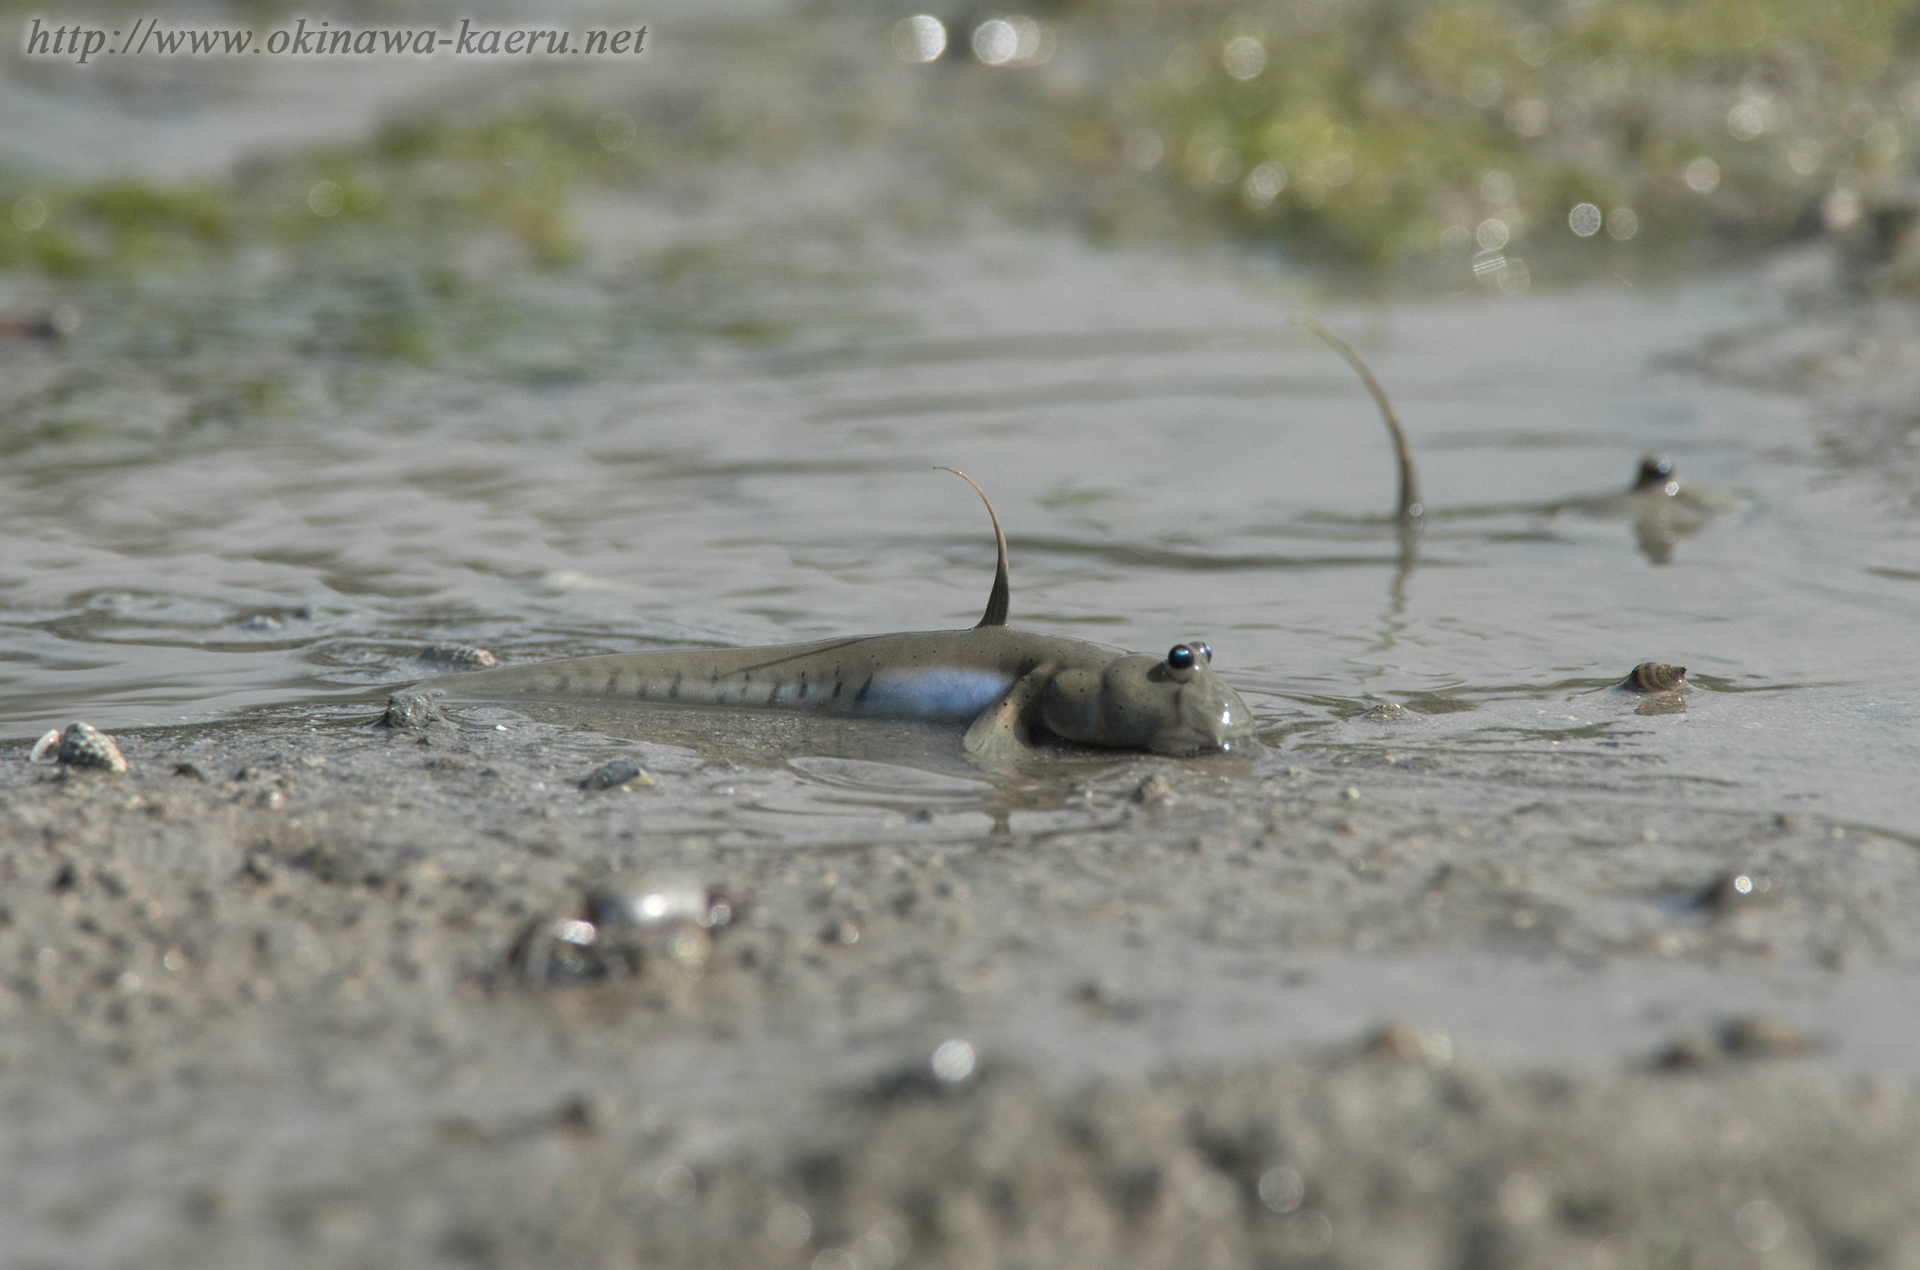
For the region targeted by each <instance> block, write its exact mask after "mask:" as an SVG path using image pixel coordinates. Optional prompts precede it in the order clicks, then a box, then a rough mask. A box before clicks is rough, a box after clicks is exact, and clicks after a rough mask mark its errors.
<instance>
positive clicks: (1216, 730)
mask: <svg viewBox="0 0 1920 1270" xmlns="http://www.w3.org/2000/svg"><path fill="white" fill-rule="evenodd" d="M1212 663H1213V650H1212V649H1210V648H1208V647H1207V646H1206V645H1205V644H1202V643H1199V642H1194V643H1190V644H1175V645H1174V646H1173V648H1172V650H1171V651H1170V652H1169V653H1168V654H1167V655H1166V656H1165V657H1152V656H1148V655H1147V654H1144V653H1135V654H1129V655H1127V656H1124V657H1116V658H1114V659H1113V660H1112V661H1110V662H1108V663H1107V664H1106V665H1105V666H1102V667H1100V668H1098V669H1094V668H1091V667H1084V668H1076V669H1072V670H1067V671H1063V672H1062V673H1060V674H1058V675H1055V676H1054V678H1053V680H1052V682H1051V683H1049V684H1048V685H1047V690H1046V692H1045V694H1044V695H1043V696H1042V697H1041V699H1040V721H1041V722H1042V723H1043V724H1044V725H1045V726H1046V728H1047V729H1048V730H1049V731H1051V732H1053V733H1054V734H1056V735H1058V736H1062V737H1065V738H1066V739H1067V740H1069V741H1079V742H1082V743H1084V744H1087V745H1110V746H1118V747H1123V748H1126V749H1142V750H1151V751H1152V752H1153V753H1155V754H1204V753H1208V752H1217V751H1225V750H1233V749H1238V748H1240V747H1242V746H1244V745H1246V744H1248V743H1250V742H1251V741H1252V740H1253V728H1254V722H1253V711H1251V710H1249V709H1247V703H1246V702H1244V701H1242V700H1241V699H1240V694H1239V693H1237V692H1235V691H1234V690H1233V689H1232V688H1230V687H1228V686H1227V683H1226V681H1225V680H1223V679H1221V678H1220V676H1218V675H1216V674H1215V673H1214V672H1213V665H1212Z"/></svg>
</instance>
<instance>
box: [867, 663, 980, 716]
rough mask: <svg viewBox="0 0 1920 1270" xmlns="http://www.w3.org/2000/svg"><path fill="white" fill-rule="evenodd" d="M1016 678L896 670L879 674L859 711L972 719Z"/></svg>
mask: <svg viewBox="0 0 1920 1270" xmlns="http://www.w3.org/2000/svg"><path fill="white" fill-rule="evenodd" d="M1012 683H1013V678H1012V677H1011V676H1009V675H1004V674H996V673H994V672H992V671H988V670H948V669H933V670H896V671H890V672H885V673H882V674H878V675H875V676H874V677H873V686H872V687H871V688H870V689H869V690H868V691H867V696H866V700H865V701H863V702H862V703H861V705H860V709H859V711H858V713H860V714H863V715H866V716H868V717H869V718H883V719H929V720H934V721H938V722H958V721H960V720H964V719H972V718H974V717H975V716H977V715H978V714H979V713H980V712H981V711H982V710H985V709H986V708H987V707H988V706H990V705H992V704H993V703H994V702H995V701H996V700H998V699H999V697H1000V694H1001V693H1003V692H1005V691H1006V690H1007V688H1008V686H1009V685H1011V684H1012Z"/></svg>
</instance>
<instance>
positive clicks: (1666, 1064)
mask: <svg viewBox="0 0 1920 1270" xmlns="http://www.w3.org/2000/svg"><path fill="white" fill-rule="evenodd" d="M1722 1057H1723V1055H1722V1053H1721V1050H1720V1042H1719V1041H1718V1040H1717V1039H1715V1037H1714V1035H1713V1034H1712V1033H1711V1032H1705V1031H1701V1030H1699V1029H1693V1030H1690V1031H1686V1032H1682V1033H1681V1034H1680V1035H1679V1036H1676V1037H1674V1038H1673V1040H1672V1041H1670V1042H1668V1044H1667V1046H1666V1048H1665V1049H1663V1050H1661V1051H1660V1052H1659V1053H1658V1054H1655V1055H1654V1056H1653V1065H1654V1066H1655V1067H1658V1068H1662V1069H1664V1070H1666V1071H1670V1072H1697V1071H1704V1070H1706V1069H1707V1068H1709V1067H1714V1066H1717V1065H1718V1064H1719V1062H1720V1060H1721V1058H1722Z"/></svg>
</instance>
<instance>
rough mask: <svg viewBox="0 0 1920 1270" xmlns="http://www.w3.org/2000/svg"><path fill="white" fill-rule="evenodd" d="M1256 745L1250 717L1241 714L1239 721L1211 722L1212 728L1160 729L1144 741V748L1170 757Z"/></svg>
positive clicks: (1228, 751) (1226, 751) (1223, 751)
mask: <svg viewBox="0 0 1920 1270" xmlns="http://www.w3.org/2000/svg"><path fill="white" fill-rule="evenodd" d="M1254 744H1256V742H1255V740H1254V735H1253V717H1252V716H1251V715H1249V714H1246V713H1242V714H1241V715H1240V721H1239V722H1236V723H1230V724H1226V725H1221V724H1214V725H1213V726H1212V727H1194V726H1193V725H1191V724H1188V725H1186V726H1184V727H1180V728H1176V729H1172V730H1170V731H1167V732H1162V733H1160V734H1159V735H1157V736H1155V737H1153V738H1152V739H1151V740H1149V741H1148V742H1147V748H1148V749H1149V750H1152V751H1153V752H1154V753H1155V754H1166V755H1170V756H1173V757H1185V756H1190V755H1195V754H1228V753H1231V752H1232V751H1234V750H1236V749H1241V748H1244V747H1246V746H1250V745H1254Z"/></svg>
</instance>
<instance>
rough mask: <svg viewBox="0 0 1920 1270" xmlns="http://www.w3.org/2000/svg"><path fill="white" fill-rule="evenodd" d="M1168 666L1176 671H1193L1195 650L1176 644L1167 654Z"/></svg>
mask: <svg viewBox="0 0 1920 1270" xmlns="http://www.w3.org/2000/svg"><path fill="white" fill-rule="evenodd" d="M1200 647H1202V648H1205V647H1206V645H1205V644H1202V645H1201V646H1200ZM1167 665H1169V666H1171V667H1173V668H1174V669H1175V670H1192V669H1193V650H1192V649H1191V648H1188V647H1187V646H1186V645H1185V644H1175V645H1174V646H1173V648H1172V649H1171V650H1169V651H1168V653H1167Z"/></svg>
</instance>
